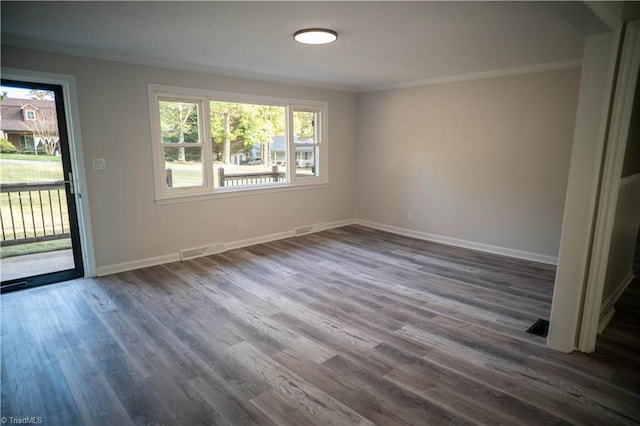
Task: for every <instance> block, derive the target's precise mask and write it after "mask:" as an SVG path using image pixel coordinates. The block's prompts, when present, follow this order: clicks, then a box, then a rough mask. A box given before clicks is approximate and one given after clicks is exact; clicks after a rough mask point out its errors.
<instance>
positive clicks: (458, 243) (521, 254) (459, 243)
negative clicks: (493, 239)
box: [355, 219, 558, 265]
mask: <svg viewBox="0 0 640 426" xmlns="http://www.w3.org/2000/svg"><path fill="white" fill-rule="evenodd" d="M355 223H357V224H358V225H362V226H368V227H370V228H375V229H379V230H381V231H387V232H392V233H394V234H399V235H404V236H407V237H413V238H418V239H420V240H425V241H433V242H436V243H442V244H447V245H450V246H455V247H462V248H468V249H471V250H478V251H483V252H487V253H493V254H499V255H502V256H508V257H515V258H517V259H523V260H530V261H533V262H539V263H545V264H548V265H557V264H558V258H557V257H553V256H547V255H544V254H538V253H531V252H527V251H521V250H514V249H510V248H506V247H498V246H492V245H489V244H482V243H476V242H473V241H466V240H459V239H457V238H451V237H444V236H442V235H435V234H429V233H427V232H422V231H414V230H412V229H406V228H400V227H397V226H392V225H385V224H382V223H377V222H370V221H368V220H361V219H356V220H355Z"/></svg>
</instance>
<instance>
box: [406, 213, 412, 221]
mask: <svg viewBox="0 0 640 426" xmlns="http://www.w3.org/2000/svg"><path fill="white" fill-rule="evenodd" d="M407 220H408V221H409V222H411V221H412V220H413V213H407Z"/></svg>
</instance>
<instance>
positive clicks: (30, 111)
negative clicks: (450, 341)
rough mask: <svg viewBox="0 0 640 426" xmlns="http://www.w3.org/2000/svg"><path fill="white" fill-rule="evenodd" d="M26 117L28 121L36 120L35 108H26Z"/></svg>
mask: <svg viewBox="0 0 640 426" xmlns="http://www.w3.org/2000/svg"><path fill="white" fill-rule="evenodd" d="M29 113H32V114H33V116H32V117H30V116H29ZM24 118H25V120H27V121H36V111H35V110H33V109H26V110H25V111H24Z"/></svg>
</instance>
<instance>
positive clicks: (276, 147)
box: [210, 101, 287, 187]
mask: <svg viewBox="0 0 640 426" xmlns="http://www.w3.org/2000/svg"><path fill="white" fill-rule="evenodd" d="M210 111H211V139H212V142H213V144H212V149H213V172H214V186H215V187H230V186H251V185H265V184H272V183H278V182H286V181H287V174H286V172H287V170H286V161H287V160H286V159H287V151H286V150H287V141H286V138H285V136H284V135H285V108H284V107H282V106H275V105H259V104H245V103H237V102H218V101H214V102H211V104H210Z"/></svg>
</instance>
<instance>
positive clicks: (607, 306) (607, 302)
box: [598, 270, 635, 334]
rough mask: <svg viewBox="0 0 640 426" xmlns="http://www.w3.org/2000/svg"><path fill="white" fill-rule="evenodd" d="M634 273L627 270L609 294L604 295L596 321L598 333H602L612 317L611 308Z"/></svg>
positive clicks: (629, 282) (612, 311) (612, 310)
mask: <svg viewBox="0 0 640 426" xmlns="http://www.w3.org/2000/svg"><path fill="white" fill-rule="evenodd" d="M634 278H635V275H634V273H633V271H632V270H631V271H629V272H628V273H627V275H626V276H625V277H624V278H623V279H622V281H620V282H619V283H618V285H617V286H616V288H615V289H614V290H613V291H612V292H611V294H610V295H608V296H607V297H605V298H604V299H603V300H602V305H601V306H602V308H601V309H600V320H599V321H598V334H599V333H602V330H604V329H605V327H606V326H607V324H609V321H610V320H611V318H612V317H613V314H614V312H615V309H614V308H613V307H614V305H615V304H616V302H617V301H618V299H620V296H622V293H624V291H625V290H626V289H627V287H628V286H629V284H631V282H632V281H633V279H634Z"/></svg>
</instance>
